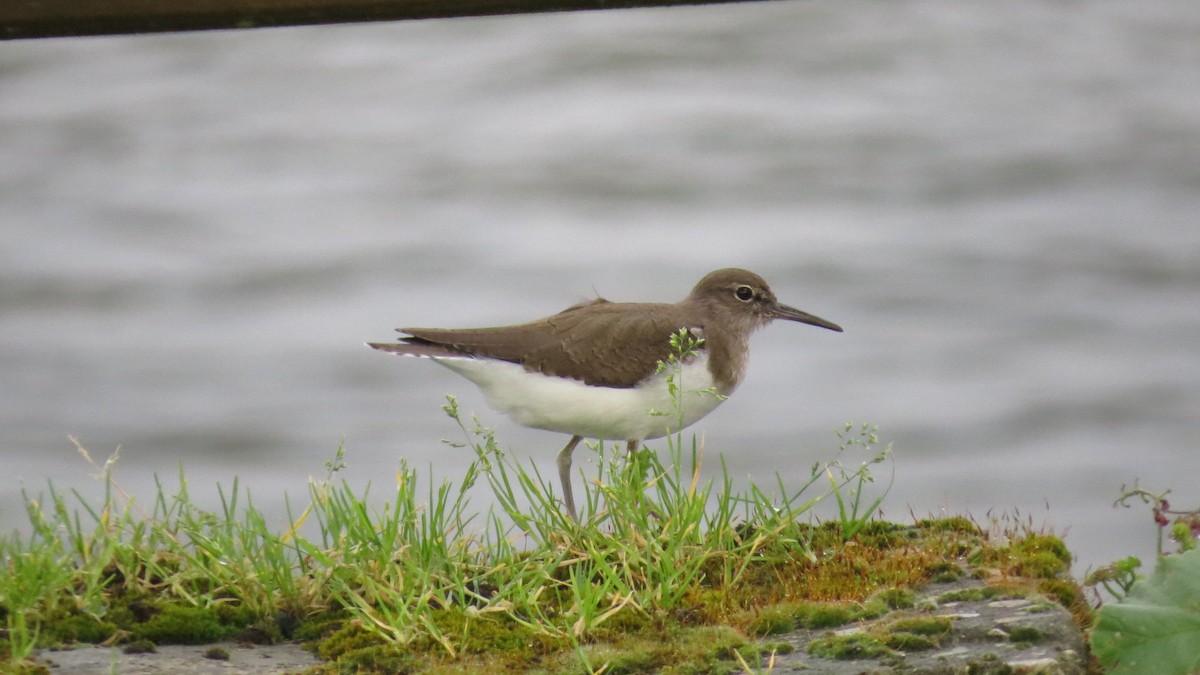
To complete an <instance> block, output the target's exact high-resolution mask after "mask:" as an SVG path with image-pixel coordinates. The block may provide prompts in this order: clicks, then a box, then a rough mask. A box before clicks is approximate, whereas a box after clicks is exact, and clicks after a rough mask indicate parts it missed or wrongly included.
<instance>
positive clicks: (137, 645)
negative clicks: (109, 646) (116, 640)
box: [121, 639, 158, 654]
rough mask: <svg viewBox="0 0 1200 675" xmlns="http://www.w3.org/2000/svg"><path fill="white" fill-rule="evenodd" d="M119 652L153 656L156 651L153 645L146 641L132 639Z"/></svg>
mask: <svg viewBox="0 0 1200 675" xmlns="http://www.w3.org/2000/svg"><path fill="white" fill-rule="evenodd" d="M121 651H123V652H125V653H126V654H153V653H155V652H157V651H158V647H155V646H154V643H153V642H151V641H149V640H146V639H134V640H130V641H129V642H126V643H125V647H124V648H122V649H121Z"/></svg>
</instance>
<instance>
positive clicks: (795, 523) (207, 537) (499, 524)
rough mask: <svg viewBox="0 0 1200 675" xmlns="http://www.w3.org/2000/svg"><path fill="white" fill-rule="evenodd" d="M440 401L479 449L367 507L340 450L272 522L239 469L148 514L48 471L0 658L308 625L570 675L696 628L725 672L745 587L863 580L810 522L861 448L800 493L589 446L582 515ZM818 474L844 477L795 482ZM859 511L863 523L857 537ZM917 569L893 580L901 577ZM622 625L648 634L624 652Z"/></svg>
mask: <svg viewBox="0 0 1200 675" xmlns="http://www.w3.org/2000/svg"><path fill="white" fill-rule="evenodd" d="M446 410H447V412H448V413H449V414H450V416H451V417H452V418H453V419H454V420H456V421H458V423H459V424H460V425H461V426H462V428H463V431H464V433H465V438H466V440H467V442H466V443H464V446H465V448H466V451H470V452H473V453H474V454H475V461H474V462H473V463H472V464H471V466H470V468H469V469H468V470H467V473H466V474H465V475H464V476H463V477H462V479H461V480H459V481H457V482H453V483H452V482H449V481H446V482H443V483H441V484H436V485H434V484H430V483H427V482H423V481H421V480H420V479H419V477H418V475H417V473H416V472H415V471H413V470H412V469H410V468H409V467H408V466H407V465H405V464H403V463H401V467H400V469H399V470H398V471H397V472H396V483H395V485H394V487H393V488H392V490H390V491H389V493H388V495H387V499H386V501H385V502H384V503H383V506H382V508H380V507H378V506H372V504H374V503H376V502H375V500H374V499H373V498H372V497H371V496H370V494H369V493H370V489H371V487H370V486H367V487H365V488H362V489H361V490H358V489H356V488H355V487H354V486H352V485H349V484H348V483H346V482H344V481H341V480H339V479H338V475H337V471H338V469H339V468H340V467H341V466H343V462H344V458H343V455H342V453H341V450H340V449H339V452H338V454H337V456H336V458H335V459H334V461H333V462H331V463H329V464H328V465H327V469H328V473H327V475H326V476H325V478H324V479H323V480H313V481H310V483H309V485H308V490H307V492H308V494H307V498H306V500H305V502H306V503H305V504H304V506H303V508H300V509H295V508H291V507H289V512H290V513H291V515H290V516H289V522H290V525H286V526H284V527H282V528H276V529H273V528H272V527H271V525H270V524H269V523H268V522H267V519H266V518H265V517H264V516H263V515H262V513H261V512H260V511H259V510H258V509H257V508H256V507H255V506H254V504H253V502H252V501H251V500H250V498H249V495H248V493H246V492H245V491H244V490H243V489H242V488H241V487H240V486H239V484H238V482H237V480H236V479H235V480H234V482H233V485H232V487H231V488H229V489H224V488H218V489H219V495H220V508H219V509H217V510H215V511H206V510H204V509H202V508H200V507H198V506H197V505H196V504H195V503H194V502H193V501H192V499H191V498H190V496H189V493H188V483H187V479H186V476H185V475H184V473H183V472H182V470H181V471H180V473H179V476H178V481H177V484H176V485H175V487H174V488H168V486H167V485H165V484H163V483H162V482H160V483H159V484H158V490H157V493H156V494H155V496H154V498H153V502H152V505H151V506H150V508H149V511H148V512H143V511H142V510H141V508H140V507H135V505H134V502H133V500H131V499H130V498H128V496H127V495H125V494H124V492H123V491H122V490H121V489H120V487H119V485H118V483H117V481H116V480H115V477H114V473H113V469H114V463H113V461H111V460H110V462H108V463H106V465H105V466H104V468H103V472H102V476H103V480H104V481H105V486H106V488H107V489H106V492H105V496H104V497H103V498H102V499H101V500H99V503H92V502H89V501H88V500H87V499H85V498H84V497H83V496H81V495H80V494H78V493H77V492H75V491H69V492H63V491H60V490H59V489H57V488H56V487H55V486H54V485H53V484H50V485H49V486H48V488H47V491H46V493H45V495H41V496H36V497H35V496H32V495H29V494H26V495H25V500H26V507H27V511H28V516H29V521H30V527H29V528H28V530H27V531H25V532H14V533H11V534H9V535H8V536H7V537H4V538H3V539H0V561H2V564H3V566H4V574H2V575H0V618H2V619H3V621H4V624H3V625H4V631H3V635H2V637H3V640H2V641H0V658H3V660H4V662H7V663H8V665H9V666H10V667H13V668H17V667H20V666H21V665H22V664H27V663H28V659H29V657H30V655H31V653H32V652H33V650H34V649H35V648H37V647H38V646H46V645H51V644H57V643H61V642H68V643H69V642H72V641H82V642H98V641H102V640H106V639H110V638H115V639H130V640H132V639H144V640H150V641H152V642H156V643H158V644H167V643H195V642H199V643H206V642H212V641H215V640H218V639H224V638H230V637H244V636H251V637H252V639H257V640H260V641H262V640H267V641H269V640H279V639H283V638H285V637H289V636H291V635H292V634H293V630H295V628H296V626H301V627H302V628H305V627H307V628H309V629H310V634H309V635H308V636H307V637H308V638H309V639H310V640H312V641H313V642H314V643H318V642H320V643H322V648H323V649H324V651H323V654H322V655H323V656H324V657H325V658H327V659H332V660H335V661H336V660H341V661H345V662H354V663H358V664H360V665H361V664H362V663H364V662H365V663H377V664H382V663H393V665H394V663H395V661H394V660H395V659H404V658H405V657H406V656H407V657H409V658H410V660H411V656H412V655H413V654H424V655H425V658H424V659H423V660H421V659H418V662H420V663H426V664H428V663H430V662H431V661H430V659H433V661H436V662H444V663H464V664H469V663H473V662H479V661H480V659H482V658H484V656H485V655H486V657H487V658H495V659H500V660H501V661H503V662H506V663H510V664H518V663H519V664H524V665H523V666H522V667H524V666H528V664H530V663H539V662H545V663H548V664H558V665H557V666H555V668H560V669H561V668H566V669H568V670H570V669H580V668H582V669H585V670H586V669H595V668H599V667H601V666H603V665H604V663H610V662H611V663H612V664H613V665H612V666H610V670H611V669H613V668H615V667H616V665H617V664H618V663H626V664H639V663H642V662H643V661H645V660H647V659H648V660H649V661H652V662H655V663H659V664H660V665H662V664H665V663H666V662H668V661H670V662H681V661H680V659H682V656H681V653H680V652H679V648H678V644H679V643H680V642H681V641H683V642H686V639H685V638H686V637H687V636H688V635H689V634H690V633H689V631H692V630H694V628H699V627H701V626H705V625H727V624H730V623H733V624H734V627H733V628H729V630H734V631H735V634H737V635H741V636H742V637H741V638H740V639H741V641H742V642H740V643H739V644H737V645H734V646H732V647H729V648H728V649H717V650H710V651H711V653H710V652H705V653H708V654H709V656H708V657H705V658H707V659H710V660H712V659H715V660H722V661H727V662H728V663H729V664H735V663H737V660H736V659H737V658H738V657H736V656H735V655H734V652H735V651H736V650H737V648H738V647H741V646H744V643H745V637H744V635H745V634H744V633H743V632H742V631H744V630H745V629H747V628H749V627H750V626H749V624H750V623H751V622H752V621H753V620H752V619H751V618H750V617H748V616H747V617H746V618H745V619H744V621H740V620H738V619H737V618H736V617H739V616H743V615H744V613H745V611H746V610H747V608H750V607H753V606H755V605H756V604H757V603H759V602H761V600H760V598H764V597H765V598H768V599H773V601H782V600H796V599H799V598H802V597H809V596H810V595H811V594H809V593H806V592H805V589H808V590H812V589H817V590H819V591H820V592H821V594H822V595H823V596H824V597H821V598H819V599H822V600H828V599H833V598H838V599H851V600H853V599H855V598H856V597H857V595H859V594H861V592H862V589H861V588H859V587H850V586H848V587H846V588H845V589H843V590H842V591H839V590H838V589H837V587H838V585H839V583H840V582H839V580H838V578H837V577H836V575H834V576H830V577H829V579H828V580H827V581H825V582H820V581H819V580H817V579H816V578H815V576H814V575H813V573H812V569H814V568H815V566H816V561H817V559H818V557H819V556H821V557H826V558H828V556H825V555H823V554H821V553H820V549H821V548H822V547H824V546H835V545H837V544H839V543H840V542H841V541H842V540H844V539H845V538H846V537H847V536H850V535H847V534H846V530H845V528H843V527H841V525H840V524H838V523H831V524H828V525H823V526H813V525H809V524H806V523H805V521H806V520H808V516H807V513H808V510H809V509H810V508H811V507H812V506H813V505H814V504H816V503H817V502H819V501H820V500H822V499H824V498H825V497H827V496H829V495H831V494H834V492H835V491H836V490H838V489H839V488H841V487H844V486H846V485H848V484H851V482H852V481H853V482H854V485H855V486H857V487H861V485H862V484H863V482H864V478H863V475H862V474H863V473H865V472H867V471H868V469H869V467H870V466H871V463H870V462H867V463H863V464H861V465H859V467H858V468H857V469H856V470H854V471H849V470H845V469H842V468H841V465H840V464H838V463H836V462H830V463H828V464H822V465H818V466H814V467H813V470H812V471H811V472H810V475H809V476H808V477H807V479H806V481H805V482H804V483H803V484H802V485H801V486H800V487H799V488H797V489H794V490H792V491H790V492H788V491H785V490H784V489H783V488H784V481H783V480H782V479H780V481H779V490H778V492H777V493H776V494H769V493H768V492H767V491H765V490H763V489H761V488H759V487H757V486H753V485H752V486H750V487H749V488H748V489H747V490H745V491H741V492H739V491H735V490H734V489H733V488H732V480H731V479H730V477H729V474H728V472H727V471H724V470H722V472H721V475H720V478H719V479H718V480H717V481H716V482H715V485H714V483H713V482H711V481H702V480H701V478H700V475H701V474H700V469H701V466H702V462H703V448H701V447H700V446H699V445H698V444H697V443H696V442H695V441H693V442H692V443H691V445H690V446H689V447H687V448H686V449H681V448H680V445H679V443H677V442H675V441H672V442H670V443H669V444H668V446H669V447H668V455H669V456H668V457H667V460H668V461H667V462H665V463H664V462H662V461H660V459H659V458H658V457H657V456H656V455H655V453H653V452H651V451H649V450H646V449H643V450H641V451H639V452H638V453H636V454H634V455H633V456H631V457H627V456H626V455H625V453H624V451H623V449H620V448H618V447H617V446H611V447H600V448H598V453H599V461H598V471H597V473H596V475H594V476H593V477H591V479H590V480H588V481H587V483H586V488H585V490H584V492H583V497H584V500H583V502H584V506H583V508H582V509H581V522H580V523H578V524H577V523H574V522H573V521H571V520H569V519H567V518H565V517H564V516H563V514H562V513H561V511H560V510H559V505H558V503H557V501H556V500H555V497H554V492H553V490H554V488H553V487H552V486H551V484H550V483H548V482H547V481H544V480H543V479H542V477H541V476H540V475H539V474H538V472H537V471H536V469H528V470H527V469H525V468H524V467H522V466H520V465H519V464H517V463H516V462H514V461H513V460H512V459H511V458H510V457H508V456H507V455H506V454H505V453H504V452H502V451H501V450H500V449H499V447H498V445H497V443H496V441H495V438H494V436H493V435H492V433H491V432H490V431H489V430H487V429H483V428H479V427H478V426H477V425H473V424H472V425H468V424H466V423H464V422H463V421H462V420H461V418H460V417H459V414H458V411H457V406H456V404H455V402H454V400H453V399H452V398H451V399H450V400H449V403H448V404H447V405H446ZM114 459H115V458H114ZM722 469H723V467H722ZM829 476H840V480H838V481H836V482H835V483H834V486H833V488H826V489H825V491H824V492H820V493H816V494H813V496H811V497H810V496H808V493H809V492H814V493H815V492H816V490H817V489H818V488H819V487H820V485H821V484H822V483H823V482H824V480H827V479H828V477H829ZM480 481H483V482H485V483H486V484H487V485H488V486H489V487H490V488H491V490H492V493H493V494H494V496H495V504H496V506H495V507H494V508H491V509H488V510H486V511H482V512H480V511H477V510H473V509H472V508H471V505H470V503H469V500H468V493H469V492H470V490H471V489H472V487H473V486H475V484H476V483H478V482H480ZM857 494H858V493H856V494H855V495H854V496H853V497H851V496H846V497H844V498H845V499H851V498H857ZM847 495H849V491H847ZM854 515H855V519H856V522H855V523H853V524H851V526H852V527H853V528H854V530H855V532H856V533H857V535H858V536H862V535H863V534H864V533H865V532H868V531H870V530H871V528H870V527H864V526H863V523H861V522H859V521H861V519H862V513H861V512H854ZM939 536H940V535H939ZM934 562H935V561H931V562H930V564H931V565H932V564H933V563H934ZM826 564H828V561H826ZM836 567H837V566H836V565H833V566H831V567H830V569H835V568H836ZM910 567H911V566H910ZM919 568H920V566H917V567H915V568H913V569H911V570H904V571H903V572H902V573H898V574H899V576H904V577H913V578H915V577H916V576H919V574H913V571H914V570H917V569H919ZM889 581H891V579H883V578H881V579H880V580H879V582H878V583H876V584H874V586H879V585H882V584H885V583H888V582H889ZM764 583H769V585H770V588H769V589H768V590H767V591H764V589H763V584H764ZM843 591H844V592H843ZM312 626H324V628H322V629H320V630H316V631H313V630H312V629H311V627H312ZM759 630H761V628H755V632H758V631H759ZM302 632H303V631H302ZM633 633H638V634H641V635H642V637H643V638H645V636H646V635H651V636H656V637H653V638H652V639H651V641H650V643H649V644H646V643H643V644H640V645H639V644H634V643H633V642H631V641H630V639H631V637H630V636H631V635H632V634H633ZM335 636H336V637H335ZM688 639H694V638H688ZM618 652H619V653H620V655H619V657H618V656H614V654H617V653H618ZM372 655H373V656H372ZM689 658H690V657H689ZM389 659H390V660H389ZM706 663H707V661H706ZM565 664H570V666H569V667H568V666H567V665H565ZM711 665H712V664H711V663H708V665H697V666H696V668H697V669H699V670H704V669H705V668H708V667H710V666H711ZM387 667H389V666H381V668H382V669H383V670H386V669H387ZM730 667H731V668H733V666H730ZM628 668H634V669H636V667H635V665H629V666H628ZM733 669H734V670H736V668H733Z"/></svg>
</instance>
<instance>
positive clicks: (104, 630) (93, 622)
mask: <svg viewBox="0 0 1200 675" xmlns="http://www.w3.org/2000/svg"><path fill="white" fill-rule="evenodd" d="M116 632H117V626H116V625H114V624H112V623H110V622H108V621H101V620H99V619H97V618H95V617H92V616H88V615H86V614H74V615H71V616H67V617H63V618H61V619H55V620H53V621H49V622H46V623H44V624H42V633H41V635H40V636H39V638H38V642H40V643H41V644H45V645H57V644H62V643H71V642H86V643H88V644H97V643H100V642H104V641H105V640H107V639H108V638H110V637H112V635H113V633H116Z"/></svg>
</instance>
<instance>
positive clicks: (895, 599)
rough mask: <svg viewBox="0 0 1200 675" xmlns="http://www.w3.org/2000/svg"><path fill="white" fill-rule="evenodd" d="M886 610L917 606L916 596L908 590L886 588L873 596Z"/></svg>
mask: <svg viewBox="0 0 1200 675" xmlns="http://www.w3.org/2000/svg"><path fill="white" fill-rule="evenodd" d="M875 598H877V599H879V600H880V601H882V602H883V604H885V605H886V606H887V608H888V609H909V608H911V607H913V606H914V605H916V604H917V594H916V593H915V592H913V590H912V589H910V588H888V589H885V590H883V591H880V592H879V593H877V594H875Z"/></svg>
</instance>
